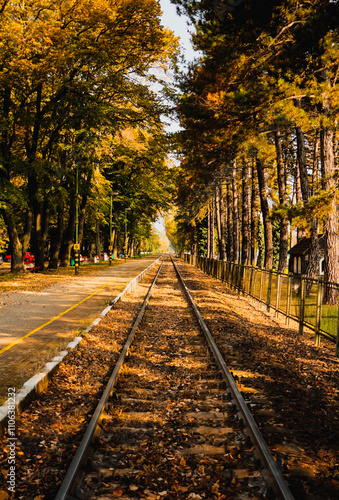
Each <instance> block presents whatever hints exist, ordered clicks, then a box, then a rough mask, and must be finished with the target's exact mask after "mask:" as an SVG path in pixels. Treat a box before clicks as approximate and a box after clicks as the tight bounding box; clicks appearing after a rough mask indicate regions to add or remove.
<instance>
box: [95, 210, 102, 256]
mask: <svg viewBox="0 0 339 500" xmlns="http://www.w3.org/2000/svg"><path fill="white" fill-rule="evenodd" d="M95 253H96V255H97V256H98V257H99V259H100V257H101V242H100V221H99V219H97V220H96V221H95Z"/></svg>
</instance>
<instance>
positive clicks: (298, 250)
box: [288, 234, 325, 276]
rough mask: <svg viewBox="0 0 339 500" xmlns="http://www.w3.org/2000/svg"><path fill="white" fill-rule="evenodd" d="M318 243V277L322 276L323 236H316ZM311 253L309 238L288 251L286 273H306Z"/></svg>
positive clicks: (303, 239)
mask: <svg viewBox="0 0 339 500" xmlns="http://www.w3.org/2000/svg"><path fill="white" fill-rule="evenodd" d="M318 242H319V268H318V269H319V271H318V272H319V275H323V274H324V249H325V243H324V239H323V235H322V234H321V235H319V236H318ZM310 252H311V238H306V237H304V238H302V239H301V240H300V241H298V243H297V244H296V245H294V246H293V247H292V248H291V249H290V250H289V252H288V253H289V256H290V258H289V261H288V272H289V273H292V274H294V275H299V276H300V275H302V274H305V273H306V269H307V265H308V259H309V255H310Z"/></svg>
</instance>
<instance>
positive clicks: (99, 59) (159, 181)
mask: <svg viewBox="0 0 339 500" xmlns="http://www.w3.org/2000/svg"><path fill="white" fill-rule="evenodd" d="M160 14H161V11H160V6H159V2H158V1H156V0H115V1H114V2H113V1H110V0H95V1H94V0H26V1H22V0H14V1H11V2H9V1H5V0H3V1H2V2H0V226H1V225H4V226H5V228H6V230H7V233H8V236H9V242H10V248H9V249H10V253H11V255H12V259H11V266H12V271H13V272H17V271H22V270H24V264H23V256H24V254H25V252H26V251H27V250H28V249H31V250H33V251H34V253H35V258H36V261H35V262H36V266H37V267H39V268H40V269H43V268H44V253H45V252H46V248H47V247H48V248H49V257H50V259H49V266H50V267H56V266H57V265H58V263H60V265H68V264H69V259H70V252H71V249H72V246H73V244H74V235H75V225H76V224H79V226H78V227H79V241H80V242H81V243H82V247H83V248H84V247H86V248H87V247H89V245H90V243H91V242H93V240H95V238H97V251H98V248H99V247H100V245H98V235H99V234H100V233H99V230H100V227H101V228H104V229H105V239H106V240H107V241H106V243H107V246H108V244H109V240H108V238H109V236H108V226H109V216H110V201H111V194H112V192H118V193H119V194H118V195H114V198H113V217H112V220H113V229H114V233H115V236H116V238H117V237H118V239H115V241H116V242H117V243H116V244H118V245H120V246H121V247H122V245H123V243H124V222H125V214H126V211H125V209H126V208H128V209H131V211H129V212H128V232H129V234H130V238H129V243H130V246H131V248H133V246H134V248H135V247H138V246H139V247H140V245H141V241H142V240H145V239H147V238H148V239H149V238H150V236H151V232H152V226H151V222H152V221H154V220H155V219H156V217H157V214H158V212H159V210H161V209H163V208H165V207H166V206H167V205H168V202H169V200H170V196H171V192H172V181H171V178H170V175H169V171H168V168H167V166H166V161H165V160H166V150H167V144H166V138H165V134H164V130H163V125H162V122H161V119H160V118H161V115H162V114H163V113H164V112H166V109H165V105H164V99H163V98H162V97H161V95H160V93H159V92H155V90H152V89H154V88H155V86H154V84H155V82H156V81H158V82H160V83H161V76H158V77H156V75H161V74H162V73H161V72H163V70H166V69H167V68H169V67H172V66H173V65H174V64H175V60H176V57H177V41H176V39H175V37H174V36H173V34H172V32H170V31H169V30H167V29H165V28H164V27H163V26H162V25H161V23H160ZM151 84H152V85H153V87H152V85H151ZM77 176H78V182H79V189H78V195H77V192H76V177H77ZM77 201H78V204H79V218H78V220H77V221H76V202H77ZM119 235H120V237H119Z"/></svg>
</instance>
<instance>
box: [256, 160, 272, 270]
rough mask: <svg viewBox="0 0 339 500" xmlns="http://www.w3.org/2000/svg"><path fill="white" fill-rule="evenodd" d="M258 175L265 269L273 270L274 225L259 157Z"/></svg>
mask: <svg viewBox="0 0 339 500" xmlns="http://www.w3.org/2000/svg"><path fill="white" fill-rule="evenodd" d="M257 174H258V184H259V197H260V206H261V213H262V217H263V223H264V239H265V262H264V267H265V269H272V266H273V236H272V223H271V221H270V210H269V206H268V200H267V186H266V182H265V173H264V164H263V161H262V160H261V159H260V158H258V157H257Z"/></svg>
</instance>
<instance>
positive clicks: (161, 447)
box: [56, 258, 293, 500]
mask: <svg viewBox="0 0 339 500" xmlns="http://www.w3.org/2000/svg"><path fill="white" fill-rule="evenodd" d="M191 300H192V299H191V297H190V293H189V291H188V290H187V288H186V287H185V284H184V283H183V281H182V279H181V277H180V274H179V272H178V270H177V269H176V268H175V266H174V264H173V263H172V262H171V261H170V260H169V259H168V258H166V259H165V260H164V262H163V264H162V266H161V267H160V268H159V271H158V274H157V276H156V278H155V281H154V282H153V285H152V287H151V289H150V291H149V293H148V295H147V297H146V299H145V303H144V305H143V307H142V310H141V311H140V313H139V315H138V318H137V320H136V322H135V324H134V326H133V328H132V330H131V333H130V335H129V338H128V340H127V342H126V345H125V346H124V348H123V350H122V352H121V356H120V358H119V361H118V362H117V364H116V366H115V368H114V371H113V373H112V376H111V378H110V381H109V383H108V385H107V387H106V390H105V391H104V394H103V396H102V398H101V400H100V402H99V404H98V407H97V409H96V411H95V413H94V415H93V417H92V420H91V422H90V424H89V427H88V429H87V431H86V434H85V436H84V438H83V440H82V442H81V444H80V446H79V449H78V452H77V454H76V455H75V457H74V459H73V462H72V463H71V466H70V468H69V470H68V473H67V475H66V477H65V479H64V482H63V483H62V485H61V487H60V490H59V492H58V494H57V496H56V500H63V499H69V500H71V499H79V500H80V499H96V500H107V499H112V498H116V497H117V498H121V499H122V500H132V499H137V498H148V499H153V500H157V499H161V498H169V499H179V498H180V499H181V498H182V499H188V500H199V499H219V500H226V499H227V500H230V499H239V500H240V499H275V498H276V499H285V500H287V499H289V500H292V499H293V496H292V494H291V492H290V491H289V489H288V487H287V485H286V483H285V482H284V480H283V477H282V475H281V473H280V471H279V469H278V468H277V467H276V464H275V462H274V460H273V458H272V457H271V455H270V453H269V451H268V448H267V446H266V444H265V442H264V440H263V438H262V436H261V434H260V432H259V430H258V427H257V426H256V424H255V422H254V420H253V418H252V416H251V414H250V412H249V410H248V407H247V405H246V403H245V401H244V399H243V398H242V396H241V394H240V392H239V391H238V389H237V386H236V384H235V382H234V380H233V377H232V376H231V374H230V372H229V370H228V368H227V366H226V364H225V362H224V360H223V358H222V357H221V355H220V353H219V351H218V349H217V347H216V345H215V344H214V341H213V339H212V336H211V334H210V333H209V331H208V329H207V327H206V325H205V322H204V320H203V318H202V317H201V315H200V313H199V311H198V309H197V308H196V306H194V305H193V308H192V305H191ZM164 318H165V320H164ZM183 325H184V332H185V333H184V334H183V333H182V332H183V328H182V326H183Z"/></svg>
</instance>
